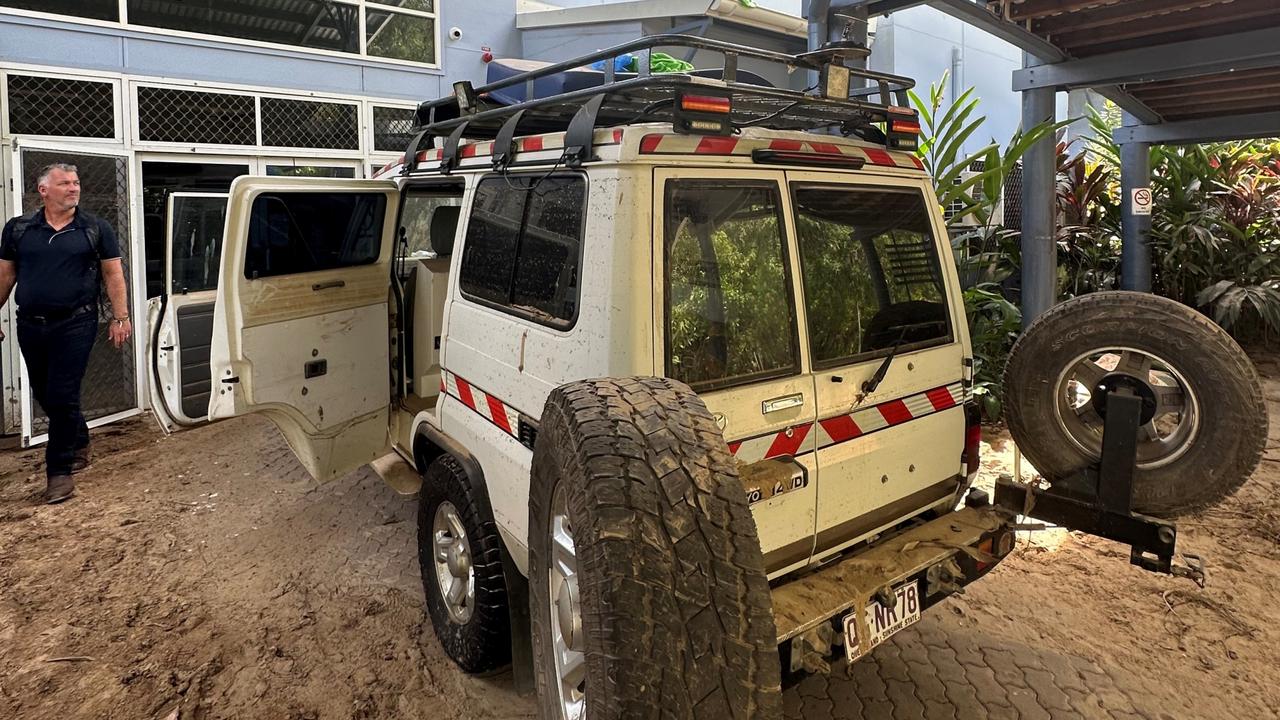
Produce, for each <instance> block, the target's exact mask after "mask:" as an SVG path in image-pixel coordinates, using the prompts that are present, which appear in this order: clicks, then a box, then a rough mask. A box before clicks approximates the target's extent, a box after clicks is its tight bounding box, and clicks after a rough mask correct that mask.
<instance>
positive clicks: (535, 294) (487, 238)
mask: <svg viewBox="0 0 1280 720" xmlns="http://www.w3.org/2000/svg"><path fill="white" fill-rule="evenodd" d="M585 194H586V183H585V182H584V181H583V179H582V177H581V176H578V175H562V176H552V177H545V176H536V177H534V176H506V177H492V178H486V179H484V180H482V181H480V184H479V185H478V186H477V187H476V194H475V200H474V201H473V203H472V210H471V222H470V223H469V224H468V225H467V236H466V243H465V244H464V245H463V251H462V271H461V275H460V277H459V285H460V287H461V288H462V292H463V293H465V294H466V295H468V296H470V297H471V298H473V299H477V300H480V301H483V302H487V303H491V304H494V305H500V306H502V307H503V309H504V310H508V311H511V312H514V313H516V314H518V315H522V316H525V317H528V318H530V319H532V320H535V321H537V322H541V323H544V324H548V325H553V326H556V327H567V326H569V325H572V324H573V319H574V317H576V315H577V311H578V258H579V256H580V254H581V246H582V226H583V218H584V210H585V202H584V200H585Z"/></svg>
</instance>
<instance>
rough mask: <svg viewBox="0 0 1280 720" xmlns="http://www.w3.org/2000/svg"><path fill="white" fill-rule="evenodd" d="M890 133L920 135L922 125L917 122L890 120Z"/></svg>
mask: <svg viewBox="0 0 1280 720" xmlns="http://www.w3.org/2000/svg"><path fill="white" fill-rule="evenodd" d="M889 132H895V133H908V134H911V135H919V134H920V123H918V122H915V121H913V120H890V121H889Z"/></svg>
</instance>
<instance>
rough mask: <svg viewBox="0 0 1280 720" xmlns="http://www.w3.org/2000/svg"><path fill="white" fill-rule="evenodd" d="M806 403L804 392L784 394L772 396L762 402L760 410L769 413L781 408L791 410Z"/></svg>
mask: <svg viewBox="0 0 1280 720" xmlns="http://www.w3.org/2000/svg"><path fill="white" fill-rule="evenodd" d="M801 405H804V393H796V394H794V395H783V396H782V397H776V398H771V399H769V400H765V401H764V402H763V403H760V412H762V413H764V414H765V415H768V414H769V413H775V412H778V411H779V410H790V409H791V408H798V407H800V406H801Z"/></svg>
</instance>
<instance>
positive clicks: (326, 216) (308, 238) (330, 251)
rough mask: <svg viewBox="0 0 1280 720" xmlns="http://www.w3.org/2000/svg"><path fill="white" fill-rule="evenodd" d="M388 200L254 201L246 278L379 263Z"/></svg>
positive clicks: (362, 196)
mask: <svg viewBox="0 0 1280 720" xmlns="http://www.w3.org/2000/svg"><path fill="white" fill-rule="evenodd" d="M386 211H387V198H386V196H385V195H383V194H381V193H377V194H374V193H350V192H345V193H264V194H262V195H259V196H258V197H257V198H255V199H254V201H253V211H252V212H253V214H252V216H251V217H250V219H249V248H248V251H247V253H246V257H245V264H244V275H245V277H247V278H250V279H253V278H256V277H270V276H272V275H291V274H294V273H304V272H312V271H315V270H330V269H333V268H340V267H348V266H351V265H368V264H370V263H373V262H376V261H377V259H378V254H379V252H380V251H381V250H382V222H383V218H384V217H385V216H386Z"/></svg>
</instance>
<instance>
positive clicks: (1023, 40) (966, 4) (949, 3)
mask: <svg viewBox="0 0 1280 720" xmlns="http://www.w3.org/2000/svg"><path fill="white" fill-rule="evenodd" d="M929 4H930V5H932V6H933V7H935V8H937V9H938V10H941V11H942V12H944V13H946V14H947V15H950V16H951V17H953V18H958V19H960V20H964V21H965V22H967V23H969V24H970V25H973V26H974V27H977V28H980V29H982V30H986V31H987V32H989V33H991V34H992V35H995V36H996V37H998V38H1000V39H1001V40H1004V41H1005V42H1008V43H1012V44H1014V45H1017V46H1018V47H1019V48H1021V49H1022V50H1023V51H1025V52H1028V53H1031V54H1032V55H1033V56H1035V57H1036V58H1037V59H1038V60H1039V61H1041V62H1046V63H1056V62H1061V61H1063V60H1066V59H1067V56H1066V54H1064V53H1063V52H1062V50H1059V49H1058V47H1057V46H1055V45H1054V44H1053V43H1051V42H1049V41H1048V40H1045V39H1044V38H1042V37H1040V36H1039V35H1036V34H1035V33H1032V32H1030V31H1028V30H1026V29H1024V28H1023V27H1021V26H1019V25H1015V24H1014V23H1011V22H1006V21H1005V20H1004V19H1002V18H1001V17H1000V16H998V15H996V14H995V13H992V12H991V11H989V10H987V9H986V7H985V6H982V5H978V4H977V3H975V2H971V0H933V1H932V2H930V3H929ZM1020 72H1026V70H1022V71H1020ZM1020 89H1021V88H1014V90H1020Z"/></svg>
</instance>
